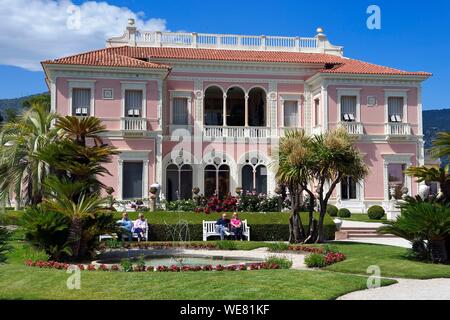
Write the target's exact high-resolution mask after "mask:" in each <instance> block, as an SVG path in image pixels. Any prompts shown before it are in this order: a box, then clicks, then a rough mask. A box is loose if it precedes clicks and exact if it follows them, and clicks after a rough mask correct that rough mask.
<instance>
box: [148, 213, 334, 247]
mask: <svg viewBox="0 0 450 320" xmlns="http://www.w3.org/2000/svg"><path fill="white" fill-rule="evenodd" d="M165 214H166V215H170V214H173V213H165ZM257 214H258V213H256V214H255V215H257ZM151 215H152V214H149V216H148V219H149V223H150V225H149V241H180V240H186V239H189V240H191V241H201V240H202V239H203V229H202V223H201V222H200V223H192V222H189V223H188V225H187V226H188V228H187V230H188V231H187V230H186V229H184V228H183V227H184V226H183V225H176V224H161V223H158V222H154V223H152V216H151ZM175 215H176V214H175ZM196 215H199V214H198V213H197V214H196ZM244 215H245V214H242V215H241V219H245V218H247V219H248V224H249V226H250V237H251V240H252V241H288V240H289V225H288V223H287V221H288V220H287V219H288V216H289V215H287V217H285V216H284V215H281V214H280V213H271V214H270V215H279V218H285V219H280V220H279V222H278V223H270V222H269V223H261V221H258V222H259V223H256V221H257V220H258V219H256V220H255V223H252V219H251V218H250V217H244ZM248 215H253V214H248ZM259 215H261V216H262V217H257V218H263V216H264V215H265V214H261V213H259ZM202 218H203V219H204V220H207V221H212V220H215V219H212V217H211V215H205V214H203V216H202ZM266 218H267V217H266ZM271 218H272V219H268V220H274V219H273V217H271ZM301 218H302V222H303V226H304V227H305V229H306V228H308V224H307V223H308V213H302V214H301ZM316 218H318V214H316ZM324 228H325V238H326V239H327V240H334V234H335V232H336V225H335V223H334V221H333V219H332V218H331V217H330V216H329V215H326V216H325V220H324ZM175 230H176V232H175ZM180 233H181V238H180ZM217 238H219V237H217ZM208 239H211V240H212V239H213V237H209V238H208Z"/></svg>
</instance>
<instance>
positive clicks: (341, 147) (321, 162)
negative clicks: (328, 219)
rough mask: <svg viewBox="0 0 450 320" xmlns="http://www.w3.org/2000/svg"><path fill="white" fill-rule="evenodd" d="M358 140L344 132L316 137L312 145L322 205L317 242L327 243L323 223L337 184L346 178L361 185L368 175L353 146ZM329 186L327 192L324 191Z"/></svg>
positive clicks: (319, 200) (314, 173)
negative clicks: (350, 178) (359, 182)
mask: <svg viewBox="0 0 450 320" xmlns="http://www.w3.org/2000/svg"><path fill="white" fill-rule="evenodd" d="M355 141H356V138H354V137H352V136H350V135H349V134H348V133H347V130H346V129H344V128H338V129H335V130H331V131H328V132H327V133H325V134H323V135H316V136H315V137H314V139H313V141H312V146H311V149H312V151H311V153H312V154H313V155H314V163H315V165H314V167H313V176H314V180H315V182H316V184H317V188H316V190H317V194H318V195H317V199H318V202H319V208H320V211H319V222H318V226H317V230H318V234H317V239H316V242H324V240H325V238H324V229H323V222H324V219H325V214H326V211H327V205H328V200H329V199H330V197H331V195H332V194H333V192H334V190H335V189H336V186H337V184H338V183H340V182H341V181H342V180H343V179H344V178H346V177H352V178H353V179H354V180H355V181H360V180H362V179H364V177H365V176H366V175H367V174H368V172H369V171H368V167H367V165H366V164H365V163H364V160H363V159H362V156H361V153H360V152H359V150H358V149H357V148H356V147H355V146H354V143H355ZM326 185H328V190H325V187H326Z"/></svg>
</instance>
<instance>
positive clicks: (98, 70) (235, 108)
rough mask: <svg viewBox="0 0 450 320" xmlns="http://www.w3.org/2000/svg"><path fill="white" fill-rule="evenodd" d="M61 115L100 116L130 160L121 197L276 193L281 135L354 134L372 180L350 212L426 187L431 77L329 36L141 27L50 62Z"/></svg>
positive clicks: (347, 191) (350, 189)
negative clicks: (418, 176) (413, 173)
mask: <svg viewBox="0 0 450 320" xmlns="http://www.w3.org/2000/svg"><path fill="white" fill-rule="evenodd" d="M42 66H43V68H44V70H45V73H46V81H47V83H48V86H49V89H50V92H51V101H52V110H53V111H55V112H57V113H59V114H61V115H75V116H87V115H91V116H96V117H98V118H100V119H101V120H102V121H103V123H104V124H105V125H106V127H107V132H106V133H105V134H104V140H105V141H106V142H107V143H109V144H112V145H114V146H116V147H117V148H118V149H119V150H120V151H121V153H120V154H119V155H118V156H116V157H115V158H114V159H113V162H112V163H111V164H108V169H109V171H110V172H111V173H112V176H107V177H105V178H104V182H105V183H106V184H107V185H109V186H111V187H113V188H114V190H115V197H116V198H117V199H119V200H126V199H138V198H139V199H145V198H148V197H149V188H150V186H151V185H152V184H159V185H160V186H161V195H162V196H163V197H164V198H165V199H167V200H169V201H171V200H176V199H187V198H191V197H192V188H193V187H198V188H199V189H200V193H202V194H205V195H212V194H214V193H215V192H219V193H220V194H227V193H231V194H234V193H235V191H236V188H237V187H242V188H243V189H244V190H253V189H256V191H257V192H261V193H267V194H273V193H274V189H275V187H276V182H275V178H274V176H275V173H274V169H273V165H272V164H273V163H274V162H275V160H276V150H277V144H278V141H279V138H280V137H282V136H283V134H284V132H286V130H289V129H293V128H302V129H304V130H305V131H306V133H308V134H318V133H321V132H325V131H327V130H330V129H332V128H336V127H339V126H341V127H344V128H346V129H347V130H348V132H349V133H350V134H352V135H355V136H357V137H358V140H357V147H358V148H359V149H360V150H361V153H362V154H363V155H364V159H365V161H366V163H367V164H368V166H369V168H370V174H369V176H368V177H367V178H366V179H365V180H364V181H354V180H352V179H351V178H347V179H346V180H345V183H341V184H340V185H339V186H338V188H337V191H336V193H335V195H334V198H333V201H332V202H333V203H335V204H336V205H337V206H338V207H346V208H349V209H350V210H352V211H353V212H366V210H367V208H368V207H370V206H371V205H373V204H380V205H384V206H386V205H387V203H388V200H389V197H390V194H389V189H390V188H391V187H393V186H396V185H401V186H405V187H407V188H408V192H409V193H410V194H417V191H418V184H417V183H416V182H415V181H414V180H413V179H411V178H409V177H407V176H405V175H404V174H403V170H404V169H405V168H406V167H408V166H411V165H423V163H424V148H423V145H424V144H423V133H422V100H421V90H422V89H421V84H422V82H423V81H424V80H426V79H427V78H428V77H430V76H431V74H429V73H426V72H408V71H401V70H397V69H393V68H389V67H384V66H379V65H374V64H371V63H366V62H362V61H359V60H353V59H349V58H346V57H344V56H343V48H342V47H339V46H334V45H332V44H330V42H329V41H328V39H327V37H326V36H325V34H323V30H322V29H321V28H318V29H317V35H316V36H315V37H311V38H300V37H275V36H249V35H228V34H227V35H220V34H201V33H179V32H177V33H171V32H146V31H139V30H137V28H136V27H135V24H134V20H132V19H130V20H129V25H128V27H127V28H126V31H125V33H124V35H123V36H121V37H117V38H111V39H109V40H107V42H106V48H104V49H100V50H95V51H91V52H87V53H81V54H77V55H74V56H70V57H65V58H60V59H55V60H49V61H44V62H43V63H42Z"/></svg>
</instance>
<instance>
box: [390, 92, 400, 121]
mask: <svg viewBox="0 0 450 320" xmlns="http://www.w3.org/2000/svg"><path fill="white" fill-rule="evenodd" d="M388 119H389V122H402V119H403V97H389V98H388Z"/></svg>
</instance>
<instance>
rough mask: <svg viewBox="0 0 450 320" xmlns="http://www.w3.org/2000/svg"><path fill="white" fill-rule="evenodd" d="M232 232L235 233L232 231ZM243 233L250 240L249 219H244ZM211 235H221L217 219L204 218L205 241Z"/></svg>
mask: <svg viewBox="0 0 450 320" xmlns="http://www.w3.org/2000/svg"><path fill="white" fill-rule="evenodd" d="M230 234H232V235H234V234H233V232H231V231H230ZM242 235H243V236H246V237H247V241H250V227H249V226H248V224H247V220H243V221H242ZM210 236H220V233H218V232H217V230H216V221H205V220H203V241H207V240H208V237H210Z"/></svg>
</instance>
